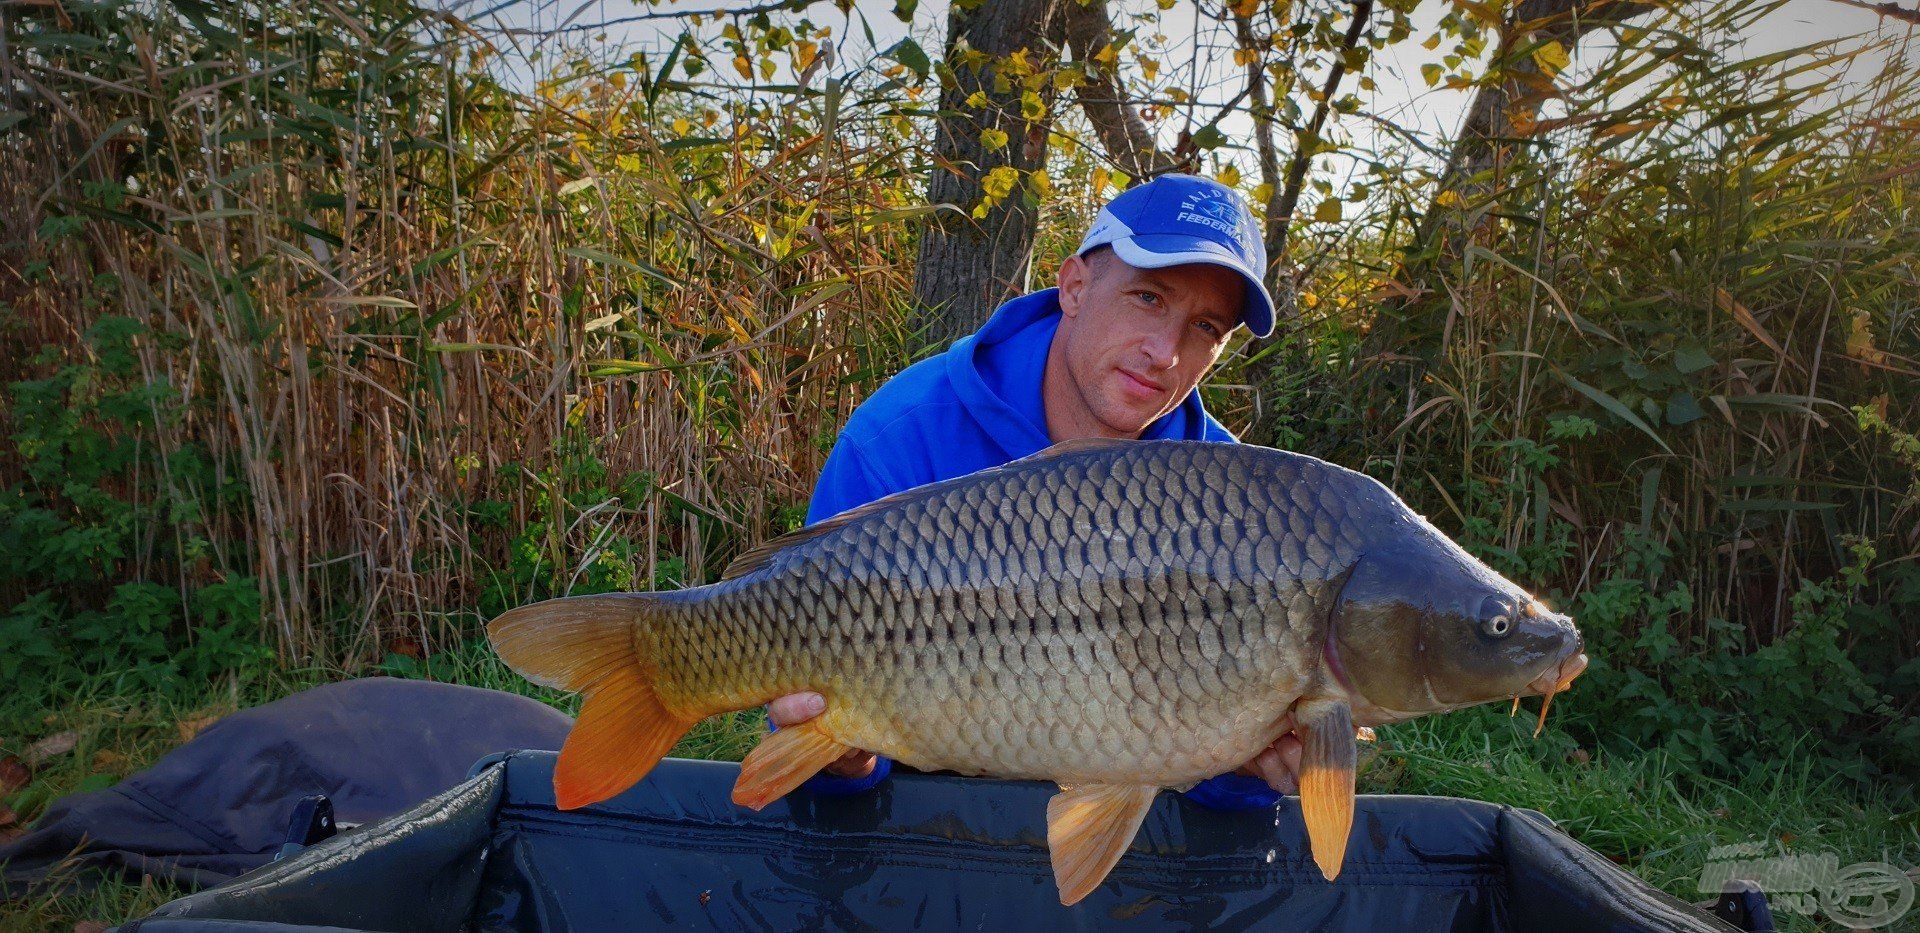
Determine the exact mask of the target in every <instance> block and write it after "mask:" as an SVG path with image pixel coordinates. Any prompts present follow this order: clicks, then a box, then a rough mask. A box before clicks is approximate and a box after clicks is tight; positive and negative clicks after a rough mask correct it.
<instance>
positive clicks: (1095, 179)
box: [1090, 165, 1111, 194]
mask: <svg viewBox="0 0 1920 933" xmlns="http://www.w3.org/2000/svg"><path fill="white" fill-rule="evenodd" d="M1110 180H1111V179H1110V178H1109V177H1108V175H1107V167H1106V166H1104V165H1096V166H1094V167H1093V173H1092V176H1091V177H1090V181H1091V182H1092V184H1093V193H1094V194H1099V193H1100V192H1102V191H1105V190H1107V182H1108V181H1110Z"/></svg>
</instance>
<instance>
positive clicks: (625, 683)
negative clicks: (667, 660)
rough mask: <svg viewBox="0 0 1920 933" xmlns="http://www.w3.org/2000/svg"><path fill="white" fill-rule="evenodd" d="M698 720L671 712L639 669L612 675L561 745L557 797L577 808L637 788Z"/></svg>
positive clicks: (591, 697)
mask: <svg viewBox="0 0 1920 933" xmlns="http://www.w3.org/2000/svg"><path fill="white" fill-rule="evenodd" d="M698 721H699V720H690V719H681V718H679V717H677V716H674V715H673V714H672V713H669V712H667V709H666V707H665V706H663V705H661V703H660V699H659V697H658V696H656V695H655V694H654V692H653V688H652V687H651V686H650V685H649V684H648V683H647V682H646V681H645V680H644V679H643V678H642V677H641V673H640V671H639V670H638V669H632V668H629V669H626V670H622V671H618V672H617V673H614V674H613V675H611V676H608V677H606V678H605V679H604V680H603V681H602V682H601V683H600V684H599V685H598V687H597V689H595V690H594V692H593V693H591V694H588V696H587V702H586V705H585V706H584V707H582V708H581V710H580V718H579V719H576V720H574V723H573V731H572V732H570V733H568V734H567V744H565V745H563V746H561V748H560V760H559V761H558V762H556V763H555V764H554V766H553V796H554V802H555V803H556V804H558V805H559V807H560V809H562V810H572V809H575V808H577V807H584V806H586V805H588V804H591V803H599V802H600V801H602V800H605V799H607V798H608V797H612V796H613V795H615V794H618V793H620V792H621V791H623V790H626V789H627V788H629V787H632V786H633V785H635V784H637V783H639V782H640V779H641V778H644V777H646V776H647V772H649V771H652V770H653V766H654V765H656V764H659V763H660V759H661V758H663V757H665V756H666V754H667V752H668V751H670V750H672V748H673V745H674V743H675V742H678V741H680V737H681V736H683V735H686V734H687V730H688V729H691V728H693V726H694V723H696V722H698Z"/></svg>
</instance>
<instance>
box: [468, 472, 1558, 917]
mask: <svg viewBox="0 0 1920 933" xmlns="http://www.w3.org/2000/svg"><path fill="white" fill-rule="evenodd" d="M488 635H489V638H490V639H491V643H492V646H493V648H494V650H495V651H496V652H497V653H498V655H499V657H500V658H501V659H502V660H504V661H505V663H506V664H507V665H508V666H509V667H511V668H512V669H514V670H515V671H518V672H519V673H520V674H522V675H523V676H525V677H527V678H528V679H529V680H532V681H534V682H535V683H539V684H543V685H546V686H549V687H554V688H558V689H563V690H569V691H576V692H579V693H583V694H584V695H585V699H584V703H583V705H582V708H581V711H580V715H579V717H578V719H577V720H576V721H575V723H574V726H573V730H572V731H571V733H569V735H568V737H567V740H566V743H565V745H564V747H563V748H562V749H561V752H560V756H559V759H558V761H557V762H556V764H555V768H554V774H553V786H554V795H555V800H556V802H557V804H558V806H559V807H560V808H562V809H573V808H577V807H582V806H587V805H590V804H592V803H595V802H598V801H600V800H604V799H606V798H608V797H611V796H613V795H615V794H618V793H620V792H621V791H623V790H625V789H626V788H628V787H630V786H632V785H633V784H635V783H636V782H638V781H640V780H641V779H642V778H644V777H645V776H646V774H647V773H648V771H649V770H651V769H652V768H653V767H654V765H655V763H657V762H658V761H659V760H660V758H661V757H663V756H664V755H666V754H667V752H668V751H669V750H670V749H671V748H672V747H673V745H674V744H675V743H676V742H677V741H678V740H679V738H680V737H681V736H682V735H683V734H685V733H686V732H687V730H689V729H690V728H691V727H692V726H693V725H694V724H695V723H698V722H699V721H701V720H702V719H704V718H706V717H708V716H711V715H714V714H718V713H723V712H728V711H733V710H742V709H749V708H753V707H757V706H761V705H763V704H765V703H767V702H768V701H770V700H773V699H775V698H777V697H780V696H785V695H788V694H792V693H798V692H801V691H815V692H818V693H820V694H821V695H822V696H824V697H825V698H826V709H825V711H824V712H823V713H822V714H821V715H819V716H818V717H816V718H814V719H811V720H808V721H806V722H804V723H800V724H797V725H793V726H789V727H786V728H782V729H779V730H777V731H774V732H772V733H770V734H769V735H767V736H766V737H765V738H763V739H762V740H761V741H760V743H759V744H758V745H757V746H756V747H755V748H754V749H753V751H752V752H751V753H749V754H748V755H747V756H746V759H745V760H744V761H743V762H742V763H741V767H740V775H739V778H738V780H737V783H736V784H735V787H734V791H733V799H734V801H735V802H736V803H738V804H740V805H743V806H747V807H752V808H754V809H759V808H761V807H764V806H766V805H767V804H769V803H771V802H773V801H774V800H777V799H779V798H780V797H782V796H784V795H785V794H786V793H788V792H789V791H791V790H793V789H794V788H796V787H798V786H799V785H800V784H801V783H802V782H804V781H805V780H806V779H807V778H809V777H811V776H812V775H813V774H815V773H816V772H818V771H819V770H820V769H821V768H822V767H824V766H826V765H827V764H829V763H831V762H833V761H835V760H836V759H838V758H840V757H841V756H842V755H843V754H845V753H847V752H848V751H850V750H853V749H866V750H870V751H874V752H878V753H881V754H884V755H888V756H890V757H892V758H894V759H895V760H897V761H899V762H902V763H904V764H906V765H909V766H911V767H914V768H918V769H921V770H926V771H938V770H946V771H955V772H959V773H962V774H969V775H985V776H991V777H997V778H1009V779H1037V780H1045V781H1052V782H1055V783H1057V784H1058V785H1059V786H1060V792H1059V793H1058V794H1056V795H1055V796H1054V797H1052V798H1051V799H1050V801H1049V803H1048V805H1047V843H1048V848H1049V850H1050V856H1051V860H1052V865H1053V870H1054V878H1055V881H1056V883H1057V885H1058V888H1059V892H1060V899H1061V903H1063V904H1073V903H1075V902H1077V901H1079V900H1081V899H1082V898H1084V897H1086V896H1087V895H1088V894H1089V893H1090V892H1092V891H1093V890H1095V889H1096V888H1097V887H1098V886H1099V884H1100V883H1101V882H1102V881H1103V880H1104V879H1105V878H1106V876H1107V875H1108V873H1109V872H1110V871H1111V870H1112V868H1113V866H1114V865H1115V864H1116V863H1117V862H1118V860H1119V859H1120V857H1121V855H1122V854H1124V853H1125V851H1126V849H1127V848H1128V845H1129V844H1130V842H1131V841H1132V839H1133V837H1134V836H1135V835H1136V833H1137V831H1138V829H1139V827H1140V824H1141V822H1142V821H1143V820H1144V819H1145V817H1146V814H1147V811H1148V809H1149V808H1150V807H1151V805H1152V803H1153V800H1154V798H1155V795H1156V794H1157V793H1158V792H1159V791H1160V790H1161V789H1174V790H1180V789H1185V788H1188V787H1191V786H1192V785H1194V784H1195V783H1197V782H1199V781H1201V780H1204V779H1206V778H1208V777H1211V776H1213V775H1217V774H1221V773H1224V772H1227V771H1231V770H1233V769H1235V768H1237V767H1238V766H1240V765H1242V764H1244V763H1246V762H1247V761H1250V760H1252V759H1253V758H1254V757H1255V755H1257V754H1259V753H1260V752H1261V751H1262V750H1263V749H1265V748H1266V747H1267V746H1268V745H1269V744H1271V743H1272V742H1273V741H1274V740H1275V739H1277V738H1278V737H1279V736H1280V735H1282V734H1283V733H1284V732H1285V731H1286V730H1287V729H1289V728H1291V729H1292V731H1294V732H1295V733H1296V734H1297V735H1298V736H1299V737H1300V740H1301V742H1302V746H1303V751H1302V756H1301V764H1300V768H1299V775H1298V776H1299V794H1300V808H1301V812H1302V815H1303V817H1304V821H1305V824H1306V827H1307V831H1308V839H1309V843H1310V848H1311V850H1312V856H1313V859H1314V862H1315V864H1316V865H1318V867H1319V868H1320V870H1321V873H1322V874H1323V875H1324V876H1325V877H1326V879H1327V880H1328V881H1329V882H1331V881H1334V880H1335V879H1336V878H1337V877H1338V876H1339V873H1340V868H1341V865H1342V863H1343V861H1344V858H1345V852H1346V847H1347V840H1348V836H1349V835H1350V834H1351V830H1352V823H1353V809H1354V783H1355V776H1354V771H1355V762H1356V758H1357V753H1356V749H1355V744H1354V743H1355V738H1356V732H1357V731H1364V730H1365V728H1367V727H1372V726H1377V725H1383V724H1388V723H1394V722H1400V721H1403V720H1406V719H1411V718H1414V717H1417V716H1422V715H1427V714H1430V713H1437V712H1443V711H1447V710H1453V709H1459V708H1461V707H1465V706H1471V705H1474V704H1477V703H1483V702H1488V701H1493V700H1500V699H1505V698H1507V697H1510V696H1511V697H1516V698H1517V697H1519V696H1521V695H1536V694H1539V695H1545V696H1547V697H1549V698H1551V696H1552V695H1553V694H1555V693H1558V692H1560V691H1563V690H1565V689H1567V687H1568V685H1569V684H1570V683H1571V682H1572V680H1573V679H1574V678H1575V677H1577V676H1578V675H1579V674H1580V672H1581V671H1582V670H1584V669H1585V667H1586V664H1587V658H1586V654H1585V653H1584V651H1583V642H1582V639H1581V636H1580V634H1579V632H1578V630H1577V629H1576V628H1575V627H1574V624H1573V622H1572V620H1571V619H1569V618H1568V617H1566V616H1565V615H1562V614H1560V613H1558V612H1555V611H1554V610H1552V609H1550V608H1548V607H1547V606H1546V605H1545V604H1544V603H1542V602H1541V601H1540V600H1538V599H1536V598H1534V597H1533V596H1532V595H1530V594H1528V593H1527V592H1526V591H1525V590H1524V589H1522V588H1521V587H1519V586H1517V585H1516V584H1514V583H1513V582H1511V581H1509V580H1507V579H1506V578H1505V577H1503V576H1501V575H1500V574H1498V573H1496V572H1494V571H1493V570H1492V569H1490V568H1488V567H1487V566H1486V565H1485V564H1484V563H1482V562H1481V561H1479V560H1478V559H1476V558H1474V557H1473V556H1472V555H1471V554H1469V553H1468V552H1467V551H1466V550H1465V549H1463V548H1462V547H1461V546H1460V545H1459V544H1457V543H1456V542H1454V541H1453V540H1452V539H1451V538H1449V537H1447V536H1446V535H1445V534H1443V533H1442V532H1440V531H1439V530H1438V529H1437V528H1435V527H1434V526H1433V524H1432V523H1430V522H1429V521H1427V520H1426V519H1425V518H1423V517H1422V516H1421V515H1419V514H1418V513H1416V512H1415V511H1414V510H1413V509H1411V508H1409V507H1408V506H1407V505H1406V503H1404V502H1403V501H1401V499H1400V498H1399V497H1398V496H1396V495H1394V493H1393V492H1392V491H1391V490H1390V489H1388V488H1387V487H1386V486H1385V485H1383V484H1381V483H1380V482H1379V481H1378V480H1375V479H1373V478H1372V477H1369V476H1367V475H1365V474H1362V473H1359V472H1356V471H1353V470H1349V469H1346V468H1343V467H1340V466H1337V465H1335V464H1332V463H1328V462H1326V461H1324V460H1320V459H1317V458H1314V457H1311V456H1306V455H1303V454H1298V453H1290V452H1286V451H1280V450H1274V449H1270V448H1266V447H1260V446H1255V445H1247V444H1222V443H1214V442H1205V441H1129V440H1108V439H1090V440H1078V441H1068V442H1065V443H1062V444H1057V445H1055V446H1053V447H1051V448H1048V449H1046V450H1044V451H1041V452H1040V453H1038V454H1035V455H1033V456H1031V457H1027V458H1025V459H1022V460H1016V461H1013V462H1011V463H1009V464H1006V465H1004V466H1000V467H996V468H993V469H989V470H984V471H981V472H978V473H974V474H970V475H967V476H963V477H960V478H956V479H951V480H947V481H944V482H938V483H932V484H929V485H925V486H921V487H917V488H914V489H910V490H907V491H905V492H901V493H897V494H895V495H891V496H888V497H886V498H884V499H880V500H877V501H875V502H872V503H869V504H867V505H864V506H860V507H858V508H854V509H851V510H848V511H846V512H843V513H841V514H839V515H836V516H834V517H832V518H830V519H828V520H826V521H822V522H820V523H818V524H815V525H812V526H809V527H806V528H804V529H801V530H799V531H797V532H794V533H792V534H788V535H786V536H784V537H780V538H776V539H774V540H772V541H769V542H768V543H766V544H764V545H762V546H760V547H758V548H755V549H753V550H751V551H748V552H746V553H744V554H742V555H741V556H740V557H738V558H737V559H736V560H735V561H734V562H733V563H732V564H731V565H730V566H729V567H728V568H727V570H726V571H725V573H724V574H723V576H722V578H721V579H720V580H719V581H717V582H715V583H712V584H708V585H705V586H698V587H692V588H688V589H681V590H673V591H662V592H653V593H613V594H601V595H592V596H573V597H565V598H560V599H552V600H547V601H544V602H539V603H535V604H531V605H527V606H523V607H520V608H517V609H513V610H511V611H509V612H506V613H505V614H503V615H501V616H500V617H499V618H497V619H495V620H494V621H493V622H492V623H491V624H490V625H489V626H488ZM1543 716H1544V711H1543Z"/></svg>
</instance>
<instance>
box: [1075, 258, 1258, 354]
mask: <svg viewBox="0 0 1920 933" xmlns="http://www.w3.org/2000/svg"><path fill="white" fill-rule="evenodd" d="M1108 245H1110V246H1112V247H1113V252H1114V254H1115V255H1117V256H1119V257H1120V259H1121V261H1122V262H1125V263H1126V264H1127V265H1129V266H1132V267H1134V268H1135V269H1165V268H1168V267H1170V266H1184V265H1188V264H1190V263H1196V262H1198V263H1206V264H1207V265H1210V266H1224V267H1226V268H1228V269H1232V270H1233V271H1235V272H1238V273H1240V277H1241V278H1242V279H1245V280H1246V282H1247V300H1246V305H1245V307H1244V308H1243V309H1242V311H1241V315H1240V320H1241V322H1242V323H1244V324H1246V325H1247V331H1248V332H1249V333H1252V334H1253V335H1254V336H1255V337H1265V336H1267V335H1268V334H1271V333H1273V296H1271V295H1268V294H1267V286H1266V284H1265V283H1264V282H1262V281H1260V271H1259V270H1257V269H1250V268H1248V267H1247V263H1246V261H1245V260H1243V259H1241V258H1240V256H1239V255H1238V254H1236V253H1234V252H1233V251H1232V250H1230V249H1227V248H1226V247H1225V246H1222V245H1220V244H1218V243H1215V242H1213V241H1211V240H1203V239H1199V238H1197V237H1186V236H1180V235H1179V234H1174V233H1158V234H1144V235H1137V236H1131V237H1121V238H1119V239H1116V240H1114V241H1113V242H1112V243H1110V244H1108Z"/></svg>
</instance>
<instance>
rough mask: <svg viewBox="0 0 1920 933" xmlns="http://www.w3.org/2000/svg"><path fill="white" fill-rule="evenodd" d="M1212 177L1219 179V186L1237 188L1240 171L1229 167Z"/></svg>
mask: <svg viewBox="0 0 1920 933" xmlns="http://www.w3.org/2000/svg"><path fill="white" fill-rule="evenodd" d="M1214 177H1215V178H1217V179H1219V180H1220V183H1221V184H1223V185H1226V186H1227V187H1229V188H1237V187H1239V186H1240V169H1239V168H1237V167H1235V166H1232V165H1229V166H1227V167H1226V168H1223V169H1221V170H1220V173H1219V174H1217V175H1215V176H1214Z"/></svg>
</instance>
